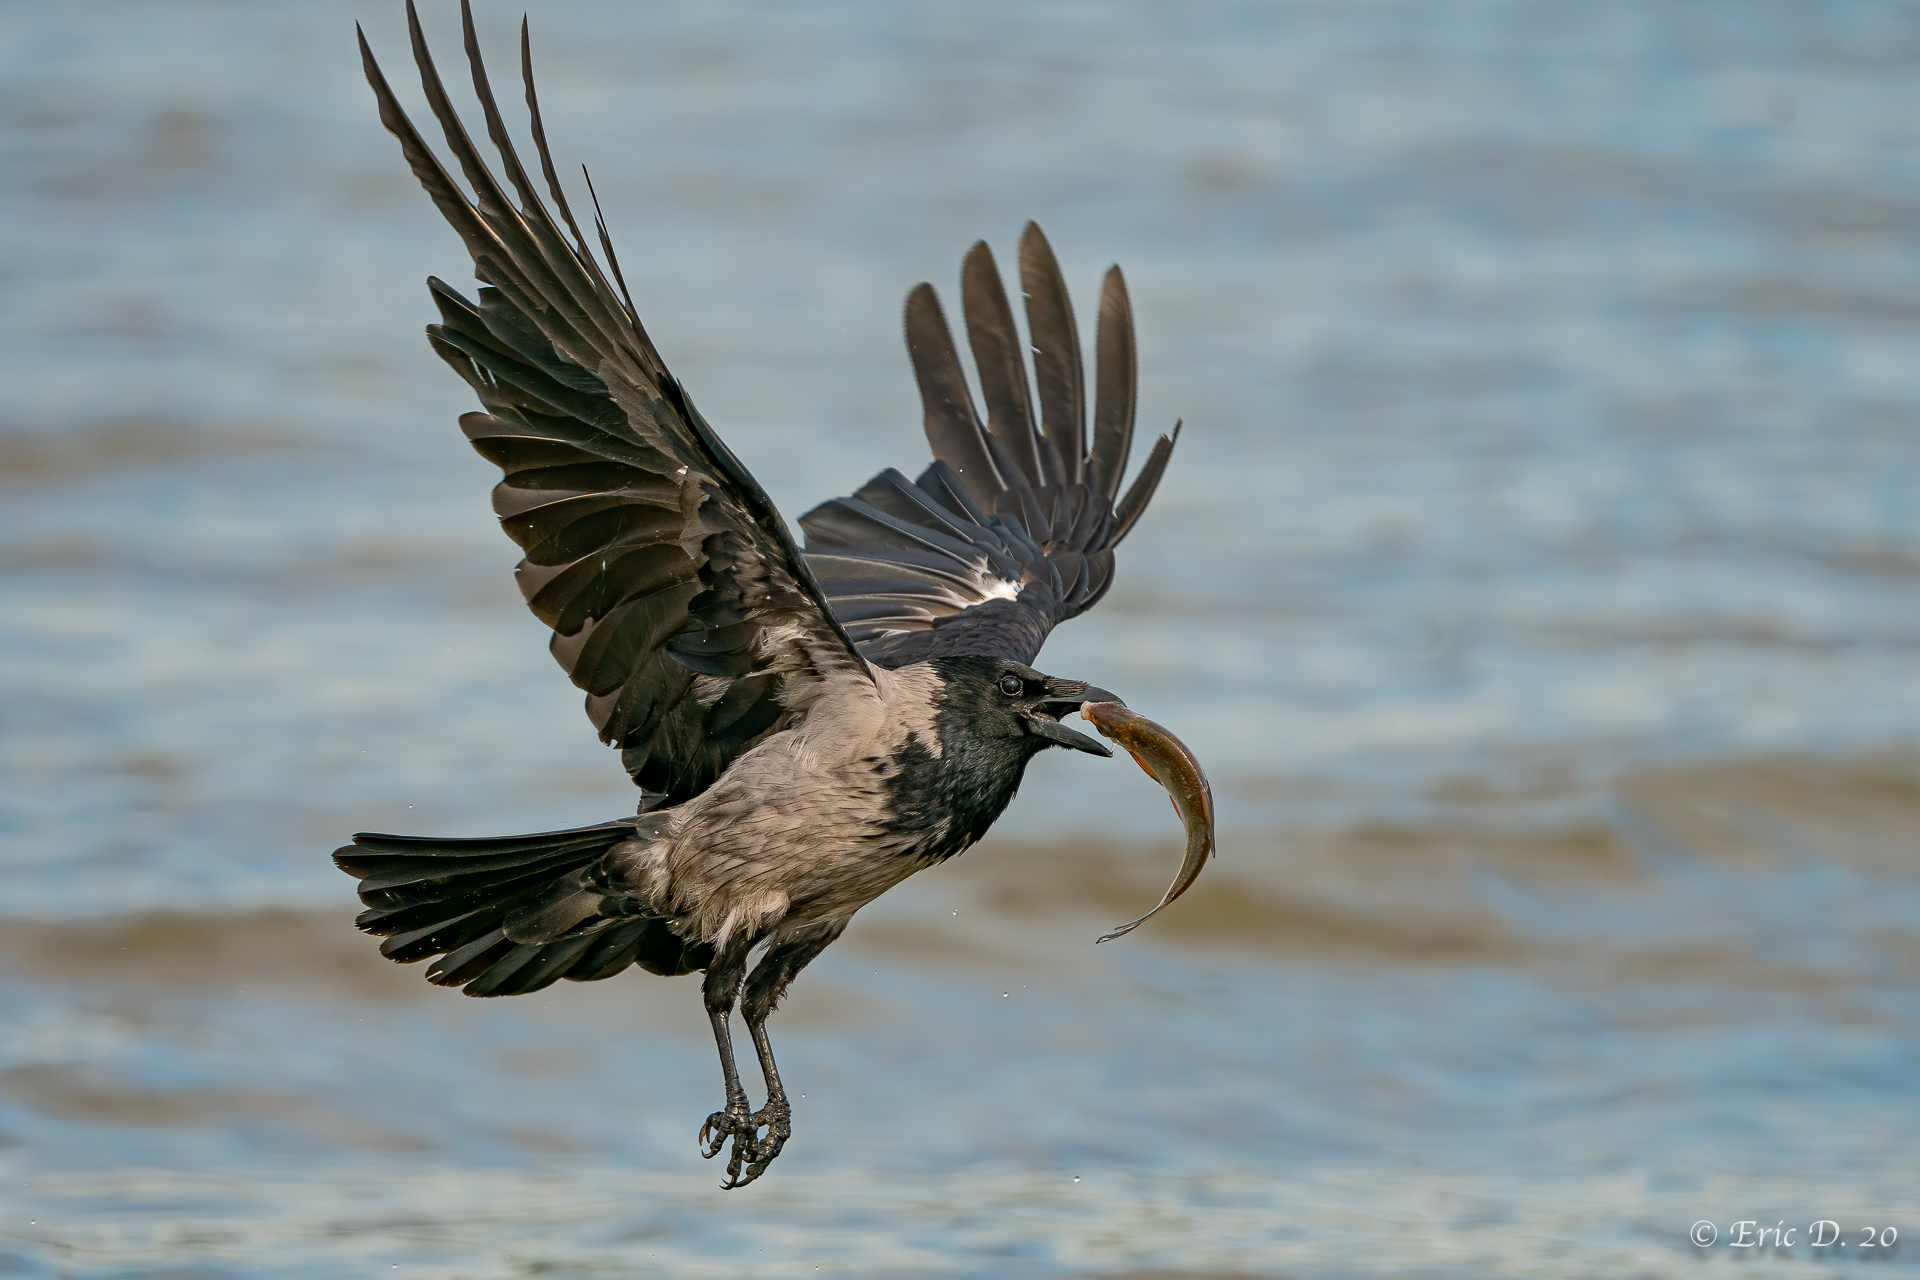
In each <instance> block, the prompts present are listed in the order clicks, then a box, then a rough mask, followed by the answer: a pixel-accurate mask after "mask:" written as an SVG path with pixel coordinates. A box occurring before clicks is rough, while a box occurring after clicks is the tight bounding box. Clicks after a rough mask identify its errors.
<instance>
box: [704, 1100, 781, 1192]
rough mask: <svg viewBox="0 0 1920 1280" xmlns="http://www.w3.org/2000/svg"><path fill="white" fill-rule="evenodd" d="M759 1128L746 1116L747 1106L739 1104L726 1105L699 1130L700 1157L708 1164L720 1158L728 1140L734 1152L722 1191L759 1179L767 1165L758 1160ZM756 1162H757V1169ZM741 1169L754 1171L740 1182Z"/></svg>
mask: <svg viewBox="0 0 1920 1280" xmlns="http://www.w3.org/2000/svg"><path fill="white" fill-rule="evenodd" d="M761 1125H762V1121H761V1119H760V1117H759V1116H757V1115H749V1114H748V1113H747V1104H746V1103H745V1101H742V1102H740V1103H738V1104H733V1103H729V1104H728V1106H727V1109H726V1110H725V1111H716V1112H714V1113H713V1114H712V1115H710V1116H708V1117H707V1122H706V1123H705V1124H703V1125H701V1126H700V1148H701V1149H700V1154H701V1155H702V1156H704V1157H705V1158H706V1159H708V1160H711V1159H713V1158H714V1157H715V1156H717V1155H719V1154H720V1148H722V1147H724V1146H726V1145H727V1139H728V1138H732V1139H733V1150H732V1151H731V1152H729V1153H728V1154H727V1180H726V1181H725V1182H723V1183H721V1184H720V1188H721V1190H723V1191H731V1190H733V1189H734V1188H735V1187H744V1186H746V1185H747V1183H749V1182H752V1181H753V1180H754V1178H757V1177H759V1176H760V1170H763V1169H765V1168H766V1162H765V1161H763V1160H760V1128H761ZM767 1159H772V1157H771V1156H769V1157H767ZM755 1162H758V1166H757V1168H756V1167H755ZM742 1169H753V1172H752V1173H750V1174H749V1176H747V1177H746V1178H742V1177H741V1176H740V1172H741V1170H742Z"/></svg>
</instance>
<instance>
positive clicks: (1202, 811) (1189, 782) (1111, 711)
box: [1080, 702, 1217, 942]
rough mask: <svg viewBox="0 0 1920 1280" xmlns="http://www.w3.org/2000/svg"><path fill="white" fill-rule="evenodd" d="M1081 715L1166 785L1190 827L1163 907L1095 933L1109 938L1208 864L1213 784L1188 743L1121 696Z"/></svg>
mask: <svg viewBox="0 0 1920 1280" xmlns="http://www.w3.org/2000/svg"><path fill="white" fill-rule="evenodd" d="M1080 715H1081V717H1082V718H1083V719H1085V720H1086V722H1087V723H1088V724H1090V725H1092V726H1093V727H1094V728H1096V729H1098V730H1099V731H1100V733H1101V735H1102V736H1103V737H1107V738H1111V739H1112V740H1113V741H1115V742H1117V743H1119V744H1120V745H1121V746H1123V747H1125V748H1126V749H1127V754H1128V755H1130V756H1132V757H1133V759H1134V763H1136V764H1138V765H1139V766H1140V767H1141V768H1142V769H1145V770H1146V771H1147V772H1148V773H1149V774H1151V775H1152V776H1153V778H1154V779H1155V781H1157V782H1159V784H1160V785H1161V786H1163V787H1165V788H1166V789H1167V795H1168V796H1169V797H1171V798H1172V800H1173V811H1174V812H1175V813H1177V814H1179V815H1180V821H1181V822H1183V823H1185V824H1186V828H1187V857H1186V861H1184V862H1182V863H1181V864H1180V874H1179V875H1176V876H1175V877H1174V878H1173V884H1172V885H1171V886H1170V887H1169V888H1168V889H1167V896H1166V897H1164V898H1162V899H1160V906H1159V907H1155V908H1154V909H1153V910H1152V911H1149V912H1147V914H1146V915H1144V916H1141V917H1140V919H1138V920H1135V921H1134V922H1133V923H1132V924H1123V925H1121V926H1120V927H1119V928H1118V929H1115V930H1114V931H1113V932H1112V933H1109V934H1105V935H1103V936H1102V937H1099V938H1096V939H1094V941H1095V942H1108V941H1111V940H1112V939H1114V938H1117V937H1119V936H1120V935H1121V934H1123V933H1128V932H1130V931H1132V930H1133V929H1134V928H1136V927H1137V926H1139V925H1141V924H1143V923H1145V922H1146V921H1147V920H1149V919H1151V918H1152V917H1153V915H1154V914H1155V913H1156V912H1158V911H1159V910H1160V907H1164V906H1166V905H1167V904H1168V903H1169V902H1172V901H1173V900H1174V899H1175V898H1177V897H1179V896H1180V895H1181V894H1183V893H1185V892H1186V891H1187V888H1188V886H1189V885H1191V884H1192V883H1193V882H1194V881H1195V880H1198V879H1199V878H1200V868H1202V867H1204V866H1205V865H1206V863H1207V855H1208V854H1210V853H1215V852H1217V851H1216V850H1215V849H1214V847H1213V787H1212V785H1211V784H1209V783H1208V782H1207V775H1206V773H1205V772H1204V771H1203V770H1202V769H1201V768H1200V762H1199V761H1198V760H1196V759H1194V758H1193V752H1191V751H1189V750H1187V746H1186V744H1185V743H1184V742H1181V741H1180V739H1178V738H1176V737H1174V736H1173V735H1172V734H1171V733H1168V732H1167V731H1166V729H1165V728H1163V727H1161V726H1160V725H1157V724H1155V723H1154V722H1153V721H1151V720H1149V719H1147V718H1146V717H1145V716H1143V715H1141V714H1140V713H1139V712H1138V711H1134V710H1132V709H1130V708H1128V707H1125V706H1122V705H1121V704H1120V703H1118V702H1083V703H1081V704H1080Z"/></svg>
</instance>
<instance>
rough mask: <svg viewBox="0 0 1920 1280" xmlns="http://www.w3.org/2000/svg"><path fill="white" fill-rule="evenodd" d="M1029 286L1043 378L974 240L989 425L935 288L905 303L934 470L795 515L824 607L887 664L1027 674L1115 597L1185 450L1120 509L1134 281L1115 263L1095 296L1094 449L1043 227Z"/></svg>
mask: <svg viewBox="0 0 1920 1280" xmlns="http://www.w3.org/2000/svg"><path fill="white" fill-rule="evenodd" d="M1020 283H1021V291H1022V293H1023V295H1024V297H1025V299H1026V313H1027V341H1026V343H1025V344H1024V345H1026V346H1027V347H1028V348H1029V349H1030V350H1031V353H1032V361H1033V379H1032V382H1031V384H1030V383H1029V381H1028V378H1027V361H1026V359H1025V358H1023V357H1022V355H1021V347H1022V345H1023V343H1022V339H1021V336H1020V333H1019V331H1018V330H1017V329H1016V328H1015V326H1014V319H1013V309H1012V307H1011V306H1009V305H1008V302H1007V293H1006V289H1005V288H1004V287H1003V286H1002V284H1001V282H1000V273H999V271H998V269H997V268H996V267H995V266H994V261H993V254H992V252H991V251H990V250H989V249H988V248H987V246H986V245H985V244H984V243H981V244H976V245H975V246H974V247H973V249H972V251H971V252H969V253H968V254H967V257H966V262H965V265H964V267H963V268H962V271H961V301H962V305H963V307H964V309H965V316H966V323H967V341H968V345H969V347H970V348H971V349H972V352H973V359H974V367H975V369H976V371H977V372H978V374H979V379H980V391H981V401H982V403H983V404H984V405H985V406H986V410H987V416H986V418H985V420H984V421H983V420H982V419H981V417H980V415H979V413H978V412H977V411H976V410H975V408H974V402H973V396H972V393H971V392H970V391H969V389H968V387H967V380H966V374H965V371H964V370H963V369H962V367H961V363H960V354H959V350H958V349H957V348H956V347H955V345H954V341H953V334H952V332H951V331H950V330H949V329H948V328H947V322H946V317H945V315H944V314H943V313H942V311H941V309H940V300H939V298H938V296H937V295H936V294H935V293H934V290H933V286H932V285H927V284H922V285H920V286H919V287H918V288H916V289H914V290H913V292H912V293H911V294H909V295H908V297H907V310H906V333H907V350H908V353H909V355H910V356H911V357H912V360H913V368H914V373H915V376H916V377H917V379H918V381H919V385H920V398H921V404H922V407H923V410H924V422H925V427H926V434H927V443H928V445H929V446H931V448H932V450H933V456H934V463H933V465H932V466H931V467H929V468H928V469H927V471H926V472H925V473H924V474H922V475H921V476H920V478H919V479H918V480H908V479H907V478H906V477H905V476H904V475H902V474H901V473H900V472H898V471H895V470H891V469H890V470H887V471H883V472H881V473H880V474H879V475H877V476H875V477H874V478H873V479H872V480H870V481H868V482H867V484H866V485H865V486H863V487H862V488H861V489H860V490H859V491H858V492H856V493H854V494H853V495H852V496H851V497H846V498H835V499H833V500H832V501H829V502H825V503H822V504H821V505H820V506H818V507H815V508H814V509H813V510H812V511H809V512H808V513H807V514H806V515H804V516H802V517H801V518H800V526H801V528H802V529H803V530H805V532H806V535H807V559H808V562H809V563H810V564H811V565H812V567H813V571H814V574H815V576H816V577H817V579H818V580H819V582H820V585H821V588H822V590H823V591H824V592H825V595H826V598H827V603H828V604H829V605H830V606H831V607H832V609H833V610H834V613H835V614H836V615H837V616H838V617H839V618H840V620H841V622H842V623H843V624H844V625H845V626H846V628H847V631H848V634H849V635H850V636H851V637H852V638H853V640H854V642H855V643H856V644H857V645H858V646H859V647H860V650H861V652H862V653H864V654H866V655H867V657H868V658H870V659H872V660H873V661H874V662H875V663H877V664H879V665H881V666H886V667H898V666H904V665H906V664H908V663H912V662H920V661H924V660H926V659H928V658H935V657H949V656H959V655H991V656H997V657H1008V658H1014V659H1016V660H1018V661H1020V662H1032V661H1033V660H1034V658H1035V657H1036V656H1037V655H1038V654H1039V652H1040V646H1041V645H1042V644H1044V643H1045V642H1046V638H1047V635H1048V633H1049V632H1050V631H1052V629H1053V628H1054V627H1055V626H1056V625H1058V624H1059V623H1061V622H1064V621H1066V620H1067V619H1068V618H1072V617H1075V616H1077V615H1079V614H1081V613H1084V612H1086V610H1088V609H1090V608H1092V607H1093V606H1094V604H1096V603H1097V602H1098V601H1099V599H1100V597H1101V596H1103V595H1105V594H1106V591H1107V589H1108V588H1109V587H1110V586H1112V584H1113V549H1114V548H1115V547H1116V546H1118V545H1119V543H1120V541H1121V539H1123V538H1125V537H1126V535H1127V533H1128V532H1129V531H1130V530H1131V529H1132V528H1133V525H1134V522H1135V521H1137V520H1138V519H1139V518H1140V514H1141V513H1142V512H1143V511H1145V510H1146V506H1147V503H1148V501H1149V500H1150V499H1151V498H1152V497H1153V493H1154V490H1155V489H1156V488H1157V487H1158V485H1159V483H1160V477H1161V475H1162V474H1163V473H1164V471H1165V470H1166V465H1167V459H1168V458H1169V457H1171V456H1172V453H1173V444H1174V441H1175V440H1177V439H1178V438H1179V435H1180V428H1179V426H1178V424H1176V425H1175V427H1174V429H1173V433H1172V434H1171V435H1168V436H1162V437H1160V439H1159V441H1158V442H1157V443H1156V444H1155V445H1154V448H1153V452H1152V453H1151V454H1150V455H1149V457H1148V459H1147V462H1146V465H1145V466H1144V467H1143V468H1142V469H1141V471H1140V474H1139V476H1138V477H1137V478H1136V479H1135V481H1134V483H1133V486H1132V488H1130V489H1129V490H1128V491H1127V494H1126V496H1125V497H1124V498H1122V497H1120V496H1119V495H1120V482H1121V479H1122V476H1123V474H1124V472H1125V470H1126V465H1127V456H1128V454H1129V452H1130V451H1131V448H1132V443H1133V422H1134V404H1135V358H1134V340H1133V312H1132V308H1131V306H1130V305H1129V303H1128V300H1127V287H1126V281H1125V279H1124V278H1123V277H1122V276H1121V274H1120V269H1119V268H1118V267H1114V268H1112V269H1110V270H1109V271H1108V272H1107V276H1106V280H1105V282H1104V284H1103V286H1102V289H1101V293H1100V313H1099V314H1100V320H1099V328H1098V331H1097V334H1096V339H1095V352H1096V361H1097V363H1096V382H1095V392H1094V397H1095V398H1094V411H1093V426H1094V431H1093V444H1092V447H1091V449H1089V448H1088V445H1087V430H1086V377H1085V373H1084V370H1083V367H1082V361H1081V355H1080V337H1079V332H1078V330H1077V328H1076V326H1075V324H1074V319H1073V305H1072V302H1071V301H1070V300H1069V298H1068V296H1067V286H1066V281H1065V278H1064V277H1063V276H1062V275H1061V273H1060V266H1059V263H1058V262H1057V261H1056V260H1055V258H1054V255H1053V249H1052V247H1051V246H1049V245H1048V243H1047V238H1046V236H1044V235H1043V234H1041V231H1040V228H1039V227H1038V226H1035V225H1034V224H1033V223H1028V224H1027V228H1026V231H1025V232H1024V233H1023V234H1022V235H1021V237H1020ZM1036 391H1037V401H1038V410H1039V411H1038V414H1037V415H1036V413H1035V402H1036V394H1035V393H1036Z"/></svg>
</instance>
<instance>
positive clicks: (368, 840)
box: [333, 818, 710, 996]
mask: <svg viewBox="0 0 1920 1280" xmlns="http://www.w3.org/2000/svg"><path fill="white" fill-rule="evenodd" d="M644 821H645V819H635V818H623V819H620V820H618V821H615V822H603V823H600V824H599V825H597V826H591V827H578V828H575V829H573V830H570V831H546V832H541V833H539V834H536V835H525V836H497V837H490V838H486V839H447V838H442V837H436V836H394V835H380V834H375V833H368V832H363V833H361V834H359V835H356V836H355V837H354V838H353V843H352V844H350V845H346V846H344V847H343V848H340V849H338V850H336V851H335V852H334V855H333V860H334V862H335V863H336V864H338V866H339V867H340V869H341V870H342V871H345V872H346V873H347V874H349V875H352V876H356V877H358V878H359V880H360V900H361V901H362V902H363V903H365V904H366V906H367V910H365V911H363V912H362V913H361V914H360V917H359V919H358V920H357V921H356V923H357V924H358V925H359V926H360V927H361V928H362V929H364V930H366V931H367V932H368V933H372V934H377V935H379V936H382V937H384V938H385V939H386V941H385V942H384V943H382V944H381V947H380V953H381V954H382V955H384V956H386V957H387V958H388V959H390V960H395V961H398V962H400V963H402V964H413V963H416V962H418V961H421V960H425V959H427V958H428V957H429V956H439V957H440V958H439V959H438V960H436V961H435V962H434V964H433V967H432V968H430V969H429V970H428V971H427V980H428V981H429V982H434V983H438V984H439V985H441V986H447V987H464V988H465V989H466V993H467V994H468V995H470V996H506V995H519V994H521V993H522V992H527V991H538V990H539V989H540V988H542V987H545V986H549V985H551V984H552V983H554V982H557V981H558V980H559V979H561V978H571V979H573V980H574V981H576V982H592V981H595V980H598V979H600V978H610V977H612V976H613V975H614V974H616V973H618V972H620V971H621V970H622V969H625V968H626V967H627V966H628V965H632V964H638V965H639V966H640V967H642V968H644V969H648V970H650V971H652V972H654V973H663V974H674V973H690V972H692V971H693V970H695V969H699V968H704V967H705V965H706V963H707V961H708V960H709V959H710V957H709V956H707V955H706V954H705V950H706V949H705V948H703V947H700V946H695V945H689V944H688V943H686V942H685V941H684V940H682V939H681V938H679V937H678V936H676V935H675V934H674V933H673V932H672V931H671V930H670V929H669V928H668V927H667V922H666V921H665V920H662V919H660V918H658V917H654V916H628V917H624V918H620V917H607V916H603V915H601V914H600V913H599V911H598V909H597V908H598V906H599V904H600V903H601V902H603V901H604V900H605V898H604V894H603V892H602V891H601V889H600V888H599V887H598V886H596V885H594V884H593V883H592V880H591V872H592V871H593V869H594V868H595V867H596V866H597V865H598V864H599V863H600V862H601V860H602V859H603V858H605V856H606V855H607V854H608V853H609V852H610V851H611V850H613V849H614V848H615V847H616V846H618V845H620V844H622V843H625V842H627V841H631V840H634V839H636V838H637V837H641V836H642V835H643V833H642V832H641V831H640V830H639V826H640V824H641V823H642V822H644ZM509 934H511V935H512V936H509Z"/></svg>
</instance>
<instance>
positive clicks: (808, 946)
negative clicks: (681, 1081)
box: [735, 920, 847, 1186]
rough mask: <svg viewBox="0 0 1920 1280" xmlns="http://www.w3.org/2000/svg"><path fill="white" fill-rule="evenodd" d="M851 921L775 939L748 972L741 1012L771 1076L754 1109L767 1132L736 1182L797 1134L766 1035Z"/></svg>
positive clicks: (759, 1170) (763, 1070)
mask: <svg viewBox="0 0 1920 1280" xmlns="http://www.w3.org/2000/svg"><path fill="white" fill-rule="evenodd" d="M846 927H847V925H846V921H844V920H841V921H836V922H834V923H833V924H831V925H827V926H823V927H821V928H818V929H815V930H813V931H810V932H808V933H805V934H802V935H801V936H800V937H798V938H792V939H788V940H786V941H783V942H777V943H775V944H773V945H772V946H770V947H769V948H768V949H767V954H766V955H764V956H762V957H761V958H760V963H759V964H757V965H755V966H754V967H753V973H752V974H751V975H749V976H748V978H747V989H746V994H745V996H744V997H743V998H742V999H741V1001H740V1014H741V1016H742V1017H743V1018H745V1019H746V1023H747V1030H748V1031H749V1032H750V1033H751V1034H752V1036H753V1047H754V1051H755V1052H756V1053H758V1054H759V1055H760V1074H761V1076H762V1077H763V1078H764V1079H765V1080H766V1082H767V1105H766V1106H764V1107H762V1108H761V1109H760V1110H759V1111H758V1112H756V1113H755V1114H754V1116H753V1123H754V1126H755V1130H756V1132H757V1131H758V1129H759V1128H760V1127H762V1126H764V1127H765V1128H766V1131H767V1132H766V1135H765V1136H764V1137H761V1138H759V1139H758V1140H757V1142H756V1150H755V1151H754V1153H753V1157H752V1162H751V1163H749V1164H748V1165H747V1170H746V1176H745V1177H743V1178H741V1179H740V1181H739V1182H738V1183H736V1184H735V1185H737V1186H745V1185H746V1184H747V1183H749V1182H752V1181H753V1180H754V1179H755V1178H757V1177H759V1176H760V1175H761V1174H763V1173H765V1172H766V1171H767V1166H768V1165H769V1164H771V1163H773V1158H774V1157H775V1156H777V1155H779V1154H780V1152H781V1149H782V1148H784V1147H785V1146H786V1145H787V1139H788V1138H789V1137H791V1136H792V1134H793V1108H792V1107H791V1106H790V1105H789V1104H788V1102H787V1091H786V1090H785V1089H784V1088H783V1087H782V1086H781V1084H780V1068H779V1067H778V1066H777V1065H776V1064H775V1063H774V1060H773V1043H772V1041H770V1040H768V1039H767V1018H768V1016H769V1015H771V1014H772V1013H773V1010H774V1007H775V1006H776V1005H778V1004H779V1003H780V997H781V996H783V995H785V994H786V991H787V987H788V985H789V984H790V983H792V981H793V980H794V978H796V977H798V976H799V973H800V971H801V970H802V969H804V968H806V967H807V965H808V964H810V963H812V961H813V959H814V957H815V956H818V955H819V954H820V953H821V952H822V951H825V950H826V949H827V946H828V944H830V943H831V942H832V941H833V940H834V939H835V938H837V937H839V936H840V933H841V930H843V929H845V928H846Z"/></svg>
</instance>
